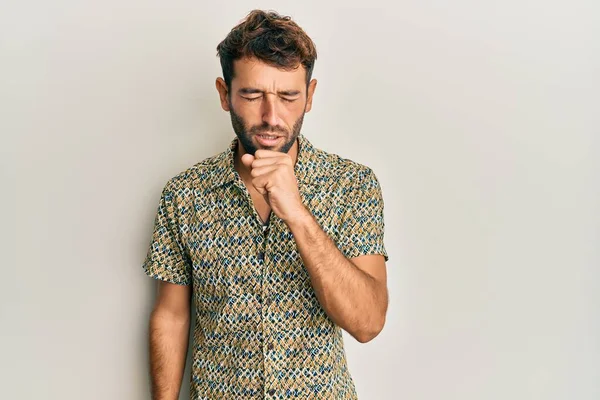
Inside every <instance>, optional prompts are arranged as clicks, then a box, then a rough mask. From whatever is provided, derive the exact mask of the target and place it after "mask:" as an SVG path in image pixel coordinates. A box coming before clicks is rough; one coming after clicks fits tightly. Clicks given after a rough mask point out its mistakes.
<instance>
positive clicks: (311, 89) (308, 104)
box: [304, 79, 317, 112]
mask: <svg viewBox="0 0 600 400" xmlns="http://www.w3.org/2000/svg"><path fill="white" fill-rule="evenodd" d="M316 88H317V80H316V79H312V80H311V81H310V83H309V84H308V92H307V94H306V108H305V110H304V112H309V111H310V109H311V108H312V100H313V95H314V94H315V89H316Z"/></svg>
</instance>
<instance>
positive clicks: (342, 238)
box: [143, 134, 388, 400]
mask: <svg viewBox="0 0 600 400" xmlns="http://www.w3.org/2000/svg"><path fill="white" fill-rule="evenodd" d="M237 145H238V139H237V137H236V138H235V139H233V141H232V142H231V145H230V146H229V147H228V148H227V150H226V151H224V152H222V153H220V154H218V155H216V156H213V157H210V158H207V159H205V160H203V161H201V162H199V163H197V164H195V165H194V166H192V167H190V168H188V169H187V170H185V171H183V172H181V173H179V174H178V175H176V176H175V177H173V178H171V179H170V180H169V181H168V182H167V183H166V185H165V187H164V189H163V191H162V195H161V198H160V202H159V207H158V213H157V216H156V219H155V222H154V232H153V235H152V240H151V243H150V246H149V249H148V254H147V257H146V259H145V261H144V263H143V268H144V270H145V272H146V274H147V275H149V276H151V277H154V278H156V279H160V280H164V281H167V282H171V283H175V284H180V285H190V284H191V285H192V288H193V300H192V303H193V309H194V310H195V313H196V321H195V325H194V330H193V332H194V333H193V344H192V351H193V354H192V360H193V363H192V368H191V369H192V374H191V391H190V392H191V398H192V399H236V400H238V399H289V398H295V399H328V400H329V399H356V398H357V397H356V392H355V387H354V382H353V380H352V377H351V375H350V372H349V370H348V367H347V364H346V354H345V350H344V343H343V338H342V331H341V328H340V327H339V326H337V325H335V324H334V323H333V322H332V321H331V319H330V318H329V317H328V316H327V315H326V313H325V311H324V310H323V308H322V307H321V305H320V303H319V301H318V299H317V297H316V295H315V292H314V289H313V288H312V286H311V282H310V277H309V275H308V272H307V270H306V267H305V266H304V264H303V262H302V258H301V257H300V253H299V251H298V249H297V247H296V242H295V241H294V237H293V235H292V233H291V232H290V230H289V229H288V227H287V225H286V224H285V223H284V222H283V221H282V220H281V219H280V218H278V217H277V216H276V215H275V213H271V217H270V220H269V223H268V224H263V222H262V221H261V219H260V216H259V215H258V212H257V211H256V209H255V207H254V206H253V203H252V199H251V197H250V192H249V191H248V190H247V188H246V186H245V185H244V183H243V181H242V180H241V178H240V176H239V174H238V173H237V171H236V170H235V168H234V151H235V149H236V148H237ZM298 145H299V148H298V158H297V161H296V164H295V166H294V173H295V175H296V179H297V181H298V189H299V192H300V196H301V198H302V202H303V204H305V205H306V206H307V208H308V209H309V210H310V211H311V212H312V214H313V215H314V217H315V219H316V220H317V222H318V223H319V225H320V226H321V227H322V229H323V230H324V231H325V232H326V233H327V234H328V235H329V236H330V237H331V239H332V240H333V241H334V242H335V243H336V246H337V248H338V249H339V250H340V251H341V252H342V254H343V255H344V256H346V257H348V258H351V257H356V256H359V255H363V254H382V255H384V256H385V260H386V261H387V260H388V256H387V253H386V250H385V247H384V243H383V233H384V222H383V198H382V193H381V188H380V186H379V182H378V180H377V178H376V177H375V175H374V173H373V171H372V170H371V169H370V168H368V167H366V166H364V165H361V164H359V163H357V162H354V161H351V160H348V159H344V158H342V157H340V156H338V155H335V154H331V153H327V152H325V151H323V150H320V149H318V148H316V147H314V146H313V145H312V144H311V143H310V142H309V141H308V140H307V138H306V137H305V136H304V135H303V134H300V135H299V136H298ZM351 295H352V293H348V296H351Z"/></svg>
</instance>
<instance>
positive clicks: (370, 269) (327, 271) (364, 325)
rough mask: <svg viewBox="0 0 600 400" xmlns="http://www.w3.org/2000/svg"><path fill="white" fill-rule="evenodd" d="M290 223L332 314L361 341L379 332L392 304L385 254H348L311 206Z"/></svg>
mask: <svg viewBox="0 0 600 400" xmlns="http://www.w3.org/2000/svg"><path fill="white" fill-rule="evenodd" d="M288 226H289V228H290V231H291V232H292V234H293V235H294V238H295V240H296V244H297V246H298V250H299V252H300V256H301V257H302V260H303V261H304V265H305V266H306V269H307V271H308V273H309V275H310V279H311V283H312V285H313V288H314V290H315V293H316V295H317V298H318V299H319V302H320V303H321V306H322V307H323V309H324V310H325V312H326V313H327V315H328V316H329V318H331V320H332V321H333V322H335V323H336V324H337V325H339V326H340V327H341V328H343V329H344V330H346V331H347V332H348V333H350V334H351V335H352V336H353V337H354V338H355V339H356V340H358V341H359V342H361V343H366V342H368V341H370V340H371V339H373V338H374V337H375V336H377V335H378V334H379V332H380V331H381V330H382V329H383V326H384V324H385V315H386V312H387V306H388V292H387V283H386V280H387V277H386V275H387V274H386V266H385V259H384V256H383V255H379V254H374V255H363V256H358V257H353V258H351V259H348V258H346V257H344V255H343V254H342V253H341V252H340V250H338V248H337V247H336V245H335V244H334V243H333V241H332V240H331V238H330V237H329V236H328V235H327V233H325V232H324V231H323V229H322V228H321V227H320V226H319V224H318V222H317V221H316V220H315V219H314V217H313V216H312V214H311V213H310V211H309V210H306V212H305V213H304V215H303V216H301V217H298V218H297V219H294V220H293V221H290V222H288Z"/></svg>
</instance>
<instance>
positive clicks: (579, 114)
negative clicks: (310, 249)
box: [0, 0, 600, 400]
mask: <svg viewBox="0 0 600 400" xmlns="http://www.w3.org/2000/svg"><path fill="white" fill-rule="evenodd" d="M0 7H1V8H0V46H1V47H0V85H1V86H0V106H1V107H0V108H1V110H0V132H1V135H2V136H1V138H2V146H1V147H2V151H1V154H0V155H1V156H2V161H1V167H2V171H1V173H0V177H1V178H2V196H0V197H1V198H0V202H2V203H1V204H0V206H1V207H2V210H3V213H2V215H3V224H2V225H3V228H4V229H2V233H1V235H2V237H1V246H2V249H1V250H2V254H3V257H2V262H1V266H2V271H1V276H2V277H3V279H2V281H1V282H2V285H1V290H0V312H1V314H0V323H1V329H0V335H1V340H0V382H1V385H0V398H3V399H34V398H40V399H48V400H51V399H56V400H58V399H61V400H71V399H111V400H121V399H122V400H132V399H148V398H149V395H148V393H149V391H148V367H147V362H148V357H147V353H146V347H147V320H148V316H149V312H150V310H151V306H152V302H153V300H154V284H155V283H154V282H153V280H152V279H151V278H148V277H146V276H145V274H144V273H143V271H142V268H141V262H142V261H143V258H144V256H145V253H146V250H147V246H148V245H149V241H150V235H151V230H152V224H153V219H154V216H155V213H156V209H157V206H158V199H159V195H160V190H161V189H162V186H163V185H164V183H165V182H166V180H168V179H169V178H170V177H172V176H174V175H175V174H177V173H178V172H180V171H182V170H183V169H185V168H187V167H189V166H191V165H193V164H195V163H196V162H198V161H200V160H202V159H204V158H206V157H209V156H211V155H214V154H216V153H218V152H220V151H222V150H224V149H225V146H227V145H228V144H229V142H230V140H231V139H232V138H233V137H234V134H233V131H232V129H231V125H230V120H229V115H228V114H227V113H225V112H223V111H222V110H221V108H220V106H219V102H218V96H217V92H216V90H215V88H214V81H215V78H216V77H217V76H221V71H220V66H219V62H218V58H217V57H216V46H217V44H218V43H219V42H220V41H221V40H222V39H223V38H224V37H225V36H226V34H227V33H228V32H229V30H230V29H231V28H232V27H233V26H234V25H235V24H236V23H237V22H239V21H240V20H241V19H242V18H243V17H244V16H245V15H246V14H247V13H248V12H249V11H250V10H251V9H252V8H263V9H275V10H277V11H279V12H281V13H283V14H288V15H291V16H292V17H294V19H295V20H296V21H297V22H298V23H299V24H300V25H301V26H302V27H303V28H304V29H305V30H306V31H307V33H308V34H309V35H310V36H311V37H312V38H313V40H314V41H315V43H316V45H317V49H318V51H319V56H318V59H317V63H316V68H315V73H314V77H315V78H317V79H318V80H319V84H318V87H317V91H316V94H315V100H314V105H313V106H314V108H313V110H312V111H311V112H310V113H309V114H307V116H306V119H305V124H304V128H303V133H304V134H305V135H306V137H307V138H308V139H309V140H311V142H312V143H313V144H315V145H316V146H317V147H320V148H322V149H324V150H326V151H329V152H333V153H337V154H340V155H342V156H344V157H347V158H350V159H353V160H355V161H358V162H360V163H363V164H366V165H368V166H370V167H371V168H372V169H373V170H374V171H375V173H376V174H377V176H378V178H379V179H380V182H381V185H382V190H383V195H384V199H385V222H386V237H385V243H386V247H387V249H388V252H389V256H390V260H389V262H388V278H389V290H390V306H389V312H388V319H387V324H386V326H385V329H384V331H383V332H382V333H381V334H380V336H378V337H377V338H376V339H375V340H374V341H372V342H370V343H368V344H360V343H357V342H355V341H354V340H353V339H352V338H351V337H350V336H348V335H346V336H345V339H346V349H347V353H348V360H349V365H350V371H351V373H352V375H353V377H354V380H355V382H356V386H357V390H358V393H359V397H360V399H361V400H370V399H373V400H379V399H383V400H387V399H410V400H438V399H442V400H451V399H456V400H458V399H460V400H481V399H486V400H488V399H489V400H504V399H527V400H530V399H540V400H542V399H543V400H557V399H578V400H593V399H599V398H600V361H599V357H600V343H599V338H600V312H599V306H600V301H599V300H600V296H599V294H598V293H599V290H600V287H599V286H600V273H599V267H600V254H599V253H600V252H599V247H600V246H599V244H600V243H599V239H600V212H599V207H598V205H599V204H600V190H599V189H600V176H599V175H600V174H599V171H600V165H599V162H598V156H599V150H600V143H599V142H600V139H599V136H600V129H599V122H600V121H599V119H600V118H599V114H600V111H599V110H600V100H599V99H600V97H599V94H598V93H600V85H599V80H600V79H599V76H600V45H599V39H600V32H599V29H598V26H599V22H600V21H599V18H598V16H599V15H600V7H599V6H598V3H597V2H595V1H591V0H590V1H568V2H567V1H563V2H558V1H541V0H537V1H528V0H520V1H516V0H511V1H502V2H499V1H487V2H486V1H468V0H458V1H452V2H449V1H442V0H437V1H414V0H409V1H400V2H392V1H388V2H383V1H377V0H372V1H365V2H353V1H350V2H348V1H331V2H324V1H304V2H290V1H256V2H248V1H242V0H238V1H228V2H216V1H213V2H198V1H196V2H192V1H170V2H166V1H163V2H158V1H140V0H119V1H114V0H113V1H103V2H82V1H54V2H47V1H40V0H38V1H13V2H8V3H7V2H2V5H1V6H0ZM188 374H189V369H188V370H187V371H186V376H185V377H184V386H183V390H182V396H181V398H182V399H185V398H187V396H188V393H189V387H188V383H187V382H188Z"/></svg>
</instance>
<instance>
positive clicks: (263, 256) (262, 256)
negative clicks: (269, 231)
mask: <svg viewBox="0 0 600 400" xmlns="http://www.w3.org/2000/svg"><path fill="white" fill-rule="evenodd" d="M258 259H259V260H260V261H264V260H265V253H264V252H263V251H261V252H260V253H258Z"/></svg>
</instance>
